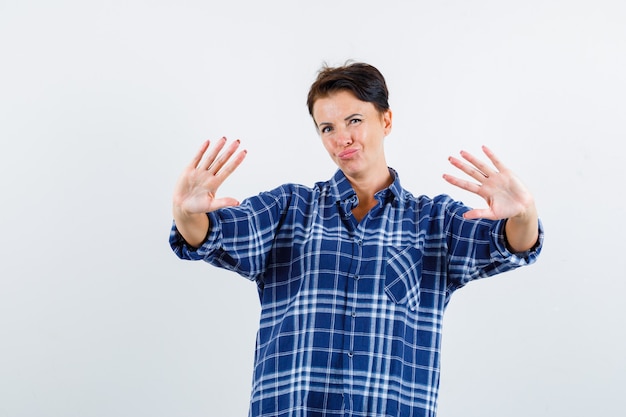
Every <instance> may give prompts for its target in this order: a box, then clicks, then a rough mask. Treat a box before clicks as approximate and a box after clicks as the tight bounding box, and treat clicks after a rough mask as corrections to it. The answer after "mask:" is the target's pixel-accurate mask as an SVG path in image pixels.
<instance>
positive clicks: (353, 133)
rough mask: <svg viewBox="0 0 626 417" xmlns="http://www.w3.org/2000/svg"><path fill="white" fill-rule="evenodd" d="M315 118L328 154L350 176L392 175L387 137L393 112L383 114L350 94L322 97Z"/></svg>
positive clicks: (346, 92)
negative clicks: (385, 141)
mask: <svg viewBox="0 0 626 417" xmlns="http://www.w3.org/2000/svg"><path fill="white" fill-rule="evenodd" d="M313 119H314V121H315V124H316V126H317V129H318V131H319V134H320V137H321V138H322V142H323V144H324V147H325V148H326V151H327V152H328V154H329V155H330V157H331V159H332V160H333V161H334V162H335V164H337V166H338V167H339V168H340V169H341V170H342V171H343V172H344V174H345V175H346V176H348V177H349V178H354V179H364V178H367V177H368V176H370V175H388V168H387V162H386V160H385V152H384V146H383V145H384V143H383V142H384V138H385V136H387V135H388V134H389V133H390V132H391V110H387V111H385V112H384V113H383V114H381V113H380V112H378V110H376V107H374V105H373V104H372V103H368V102H365V101H361V100H359V99H358V98H356V97H355V96H354V94H352V93H351V92H350V91H338V92H336V93H332V94H331V95H329V96H328V97H324V98H319V99H317V100H316V101H315V103H314V105H313Z"/></svg>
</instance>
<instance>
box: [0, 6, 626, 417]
mask: <svg viewBox="0 0 626 417" xmlns="http://www.w3.org/2000/svg"><path fill="white" fill-rule="evenodd" d="M346 59H354V60H359V61H365V62H369V63H371V64H373V65H375V66H377V67H378V68H379V69H380V70H381V71H382V72H383V74H384V75H385V76H386V78H387V81H388V84H389V88H390V90H391V97H390V103H391V106H392V109H393V110H394V130H393V132H392V134H391V135H390V136H389V137H388V138H387V141H388V142H387V160H388V163H389V165H391V166H393V167H394V168H396V169H397V170H398V171H399V172H400V175H401V178H402V182H403V184H404V186H405V187H406V188H408V189H409V190H411V191H413V192H414V193H415V194H429V195H434V194H438V193H442V192H446V193H450V194H452V195H453V196H454V197H456V198H458V199H461V200H463V201H465V202H467V203H469V204H472V205H478V204H481V202H479V201H477V200H474V197H473V196H470V195H468V194H466V193H464V192H463V191H461V190H456V189H452V187H451V186H449V185H447V184H446V183H445V182H444V181H443V180H442V179H441V174H442V173H444V172H450V171H451V170H452V167H450V166H449V165H448V163H447V160H446V158H447V156H448V155H450V154H456V153H457V152H458V151H459V150H460V149H462V148H465V149H468V150H470V151H472V152H475V153H479V152H480V145H482V144H487V145H489V146H491V147H492V149H494V151H496V153H497V154H498V155H499V156H500V157H501V158H502V159H503V160H504V161H505V162H506V163H507V164H508V165H509V166H510V167H511V168H513V169H514V170H515V171H516V172H517V173H518V175H519V176H520V177H521V178H522V179H523V180H524V181H525V182H526V184H527V185H528V186H529V187H530V188H531V189H532V190H533V191H534V194H535V196H536V200H537V204H538V206H539V209H540V213H541V217H542V219H543V222H544V225H545V228H546V233H547V235H546V243H545V249H544V252H543V255H542V257H541V258H540V260H539V262H538V263H537V264H535V265H533V266H531V267H528V268H524V269H521V270H517V271H514V272H510V273H508V274H504V275H501V276H499V277H497V278H492V279H489V280H484V281H480V282H476V283H472V284H471V285H469V286H468V287H467V288H465V289H463V290H461V291H459V292H458V293H457V294H455V296H454V297H453V299H452V302H451V304H450V306H449V309H448V312H447V315H446V320H445V330H444V348H443V371H442V383H441V393H440V416H442V417H455V416H481V417H501V416H507V417H517V416H519V417H522V416H523V417H527V416H535V417H538V416H591V415H594V416H596V415H597V416H618V415H624V413H625V412H626V405H625V401H626V400H625V399H624V395H623V394H624V392H623V391H624V387H625V386H626V359H625V355H624V352H625V351H626V340H625V334H624V332H625V331H624V318H625V317H626V307H624V303H623V302H622V300H623V298H624V295H625V290H626V279H625V278H626V272H625V269H624V258H625V255H624V248H623V245H622V243H623V241H624V235H625V232H626V229H625V227H624V222H625V215H626V213H625V209H624V179H625V176H624V173H623V167H624V156H623V144H624V141H625V139H626V123H625V117H624V116H625V115H626V98H625V97H626V81H625V80H626V79H625V75H624V74H626V3H625V2H623V1H621V0H615V1H609V0H589V1H581V0H563V1H551V0H526V1H496V0H493V1H488V0H476V1H464V0H455V1H452V0H448V1H411V2H410V1H404V2H401V1H386V2H383V1H369V0H360V1H341V0H332V1H328V0H316V1H310V2H296V1H264V2H261V1H252V0H250V1H245V2H242V1H220V2H217V1H207V0H205V1H199V0H179V1H176V2H174V1H158V0H156V1H154V0H153V1H147V0H146V1H137V0H125V1H101V2H95V1H68V0H57V1H48V2H44V1H41V2H36V1H28V0H19V1H18V0H0V140H1V148H0V190H1V192H2V203H1V205H0V222H1V223H0V230H1V231H2V239H1V243H0V245H1V246H0V417H26V416H28V417H31V416H32V417H35V416H37V417H41V416H62V417H101V416H115V417H126V416H132V417H136V416H151V417H161V416H164V417H165V416H168V417H169V416H177V417H195V416H245V415H246V413H247V407H248V395H249V389H250V380H251V370H252V357H253V351H254V339H255V332H256V327H257V320H258V313H259V306H258V300H257V295H256V289H255V285H254V284H252V283H250V282H248V281H246V280H244V279H242V278H240V277H238V276H236V275H233V274H231V273H227V272H224V271H221V270H218V269H216V268H213V267H211V266H209V265H207V264H204V263H201V262H196V263H194V262H184V261H180V260H178V259H177V258H176V257H175V256H174V254H173V253H172V252H171V250H170V248H169V244H168V235H169V229H170V222H171V202H170V197H171V191H172V188H173V185H174V182H175V180H176V178H177V176H178V174H179V172H180V171H181V170H182V168H183V166H184V165H185V164H186V163H187V162H188V161H190V159H191V157H192V156H193V155H194V153H195V152H196V149H197V148H198V147H199V146H200V144H201V142H202V141H203V140H204V139H207V138H209V139H218V138H219V137H221V136H222V135H226V136H228V137H229V138H231V139H235V138H240V139H241V140H242V143H243V144H244V146H245V148H246V149H248V151H249V153H248V157H247V159H246V161H245V163H244V165H242V166H241V168H240V169H239V170H238V171H237V172H236V173H235V174H234V175H233V176H232V177H231V178H230V181H229V182H228V183H226V184H225V185H224V187H223V189H222V194H223V195H230V196H233V197H236V198H239V199H241V198H244V197H246V196H248V195H251V194H255V193H257V192H259V191H263V190H267V189H269V188H273V187H274V186H277V185H279V184H281V183H285V182H298V183H304V184H306V185H312V184H313V183H314V182H315V181H319V180H326V179H328V178H329V177H330V176H331V175H332V174H333V172H334V169H335V168H334V166H333V165H332V162H331V161H330V159H329V158H328V156H327V155H326V154H325V152H324V150H323V148H322V146H321V144H320V142H319V138H318V137H317V135H316V133H315V130H314V128H313V124H312V122H311V120H310V118H309V116H308V114H307V109H306V107H305V99H306V93H307V91H308V87H309V85H310V84H311V82H312V81H313V79H314V77H315V74H316V72H317V70H318V69H319V68H320V66H321V65H322V64H323V62H328V63H329V64H331V65H335V64H340V63H343V62H344V61H345V60H346Z"/></svg>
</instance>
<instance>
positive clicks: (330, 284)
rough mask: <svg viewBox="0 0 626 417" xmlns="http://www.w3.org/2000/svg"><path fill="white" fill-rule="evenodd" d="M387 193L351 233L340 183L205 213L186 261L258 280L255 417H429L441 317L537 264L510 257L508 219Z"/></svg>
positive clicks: (183, 250)
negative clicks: (474, 291) (492, 281)
mask: <svg viewBox="0 0 626 417" xmlns="http://www.w3.org/2000/svg"><path fill="white" fill-rule="evenodd" d="M391 172H392V174H393V175H394V176H395V180H394V182H393V183H392V185H391V186H390V187H389V188H387V189H385V190H382V191H380V192H378V193H377V194H376V199H377V200H378V204H377V205H376V206H375V207H374V208H373V209H372V210H371V211H370V212H369V213H368V214H367V215H366V216H365V217H364V218H363V219H362V220H361V221H360V222H358V221H357V220H356V219H355V218H354V216H353V215H352V213H351V210H352V209H353V208H354V207H355V206H356V205H357V203H358V201H357V198H356V194H355V192H354V190H353V189H352V187H351V185H350V183H349V182H348V180H347V179H346V177H345V176H344V175H343V173H342V172H341V171H337V173H336V174H335V175H334V177H333V178H332V179H331V180H330V181H327V182H320V183H317V184H316V185H315V186H314V187H313V188H310V187H304V186H301V185H294V184H286V185H283V186H281V187H278V188H276V189H275V190H272V191H269V192H265V193H261V194H259V195H258V196H255V197H252V198H248V199H246V200H244V201H243V202H242V204H241V205H240V206H238V207H231V208H226V209H222V210H219V211H216V212H212V213H209V214H208V216H209V218H210V222H211V229H210V231H209V233H208V235H207V238H206V240H205V242H204V243H203V244H202V246H201V247H199V248H198V249H194V248H192V247H190V246H188V245H187V244H186V243H185V242H184V240H183V239H182V237H181V236H180V234H179V233H178V231H177V230H176V227H175V225H174V226H173V227H172V232H171V235H170V244H171V246H172V248H173V250H174V251H175V253H176V254H177V255H178V256H179V257H180V258H182V259H191V260H205V261H207V262H209V263H211V264H213V265H215V266H218V267H222V268H226V269H228V270H231V271H234V272H237V273H239V274H241V275H243V276H244V277H247V278H248V279H250V280H253V281H255V282H256V284H257V286H258V292H259V297H260V302H261V315H260V327H259V331H258V334H257V341H256V353H255V361H254V373H253V385H252V395H251V404H250V416H251V417H261V416H263V417H288V416H289V417H300V416H302V417H304V416H324V417H331V416H332V417H334V416H363V417H366V416H367V417H375V416H394V417H395V416H414V417H422V416H431V417H432V416H435V414H436V404H437V392H438V386H439V372H440V368H439V359H440V358H439V355H440V347H441V328H442V320H443V313H444V309H445V307H446V305H447V303H448V301H449V299H450V296H451V294H452V293H453V292H454V291H455V290H456V289H458V288H460V287H462V286H464V285H465V284H467V283H468V282H469V281H471V280H473V279H477V278H482V277H487V276H490V275H494V274H498V273H501V272H505V271H508V270H511V269H514V268H517V267H519V266H523V265H527V264H530V263H532V262H534V261H535V259H536V257H537V255H538V254H539V250H540V248H541V242H542V241H543V230H542V229H541V226H540V240H539V243H538V245H537V247H536V248H534V249H533V250H531V251H528V252H525V253H518V254H513V253H511V252H509V251H508V250H507V247H506V244H505V238H504V227H503V226H504V221H489V220H465V219H463V216H462V213H463V212H465V211H467V210H468V207H466V206H464V205H463V204H461V203H459V202H456V201H453V200H452V199H451V198H450V197H448V196H446V195H440V196H437V197H435V198H434V199H430V198H428V197H425V196H421V197H417V198H416V197H414V196H413V195H411V194H410V193H409V192H407V191H406V190H404V189H403V188H402V187H401V186H400V181H399V179H398V176H397V174H396V173H395V171H393V170H391Z"/></svg>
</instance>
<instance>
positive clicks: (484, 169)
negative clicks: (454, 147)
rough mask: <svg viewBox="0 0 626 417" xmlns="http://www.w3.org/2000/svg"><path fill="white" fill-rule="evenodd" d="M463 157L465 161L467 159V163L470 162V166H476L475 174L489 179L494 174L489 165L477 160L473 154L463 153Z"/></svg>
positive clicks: (474, 168)
mask: <svg viewBox="0 0 626 417" xmlns="http://www.w3.org/2000/svg"><path fill="white" fill-rule="evenodd" d="M461 156H462V157H463V159H465V160H466V161H468V162H469V163H470V164H472V165H473V166H474V167H473V168H472V169H473V170H474V172H475V173H478V174H480V175H482V176H483V177H485V178H489V175H492V174H493V173H494V171H493V169H492V168H491V167H490V166H489V165H487V164H486V163H484V162H483V161H481V160H480V159H478V158H476V157H475V156H474V155H472V154H471V153H469V152H467V151H461ZM470 175H471V174H470ZM472 177H474V175H472ZM477 179H480V178H477Z"/></svg>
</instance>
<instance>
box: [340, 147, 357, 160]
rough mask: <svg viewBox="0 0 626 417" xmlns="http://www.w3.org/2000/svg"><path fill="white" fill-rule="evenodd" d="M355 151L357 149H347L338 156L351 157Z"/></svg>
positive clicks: (342, 157) (341, 157)
mask: <svg viewBox="0 0 626 417" xmlns="http://www.w3.org/2000/svg"><path fill="white" fill-rule="evenodd" d="M355 153H357V150H356V149H346V150H345V151H341V152H340V153H339V154H338V155H337V157H338V158H339V159H349V158H351V157H352V156H353V155H354V154H355Z"/></svg>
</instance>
